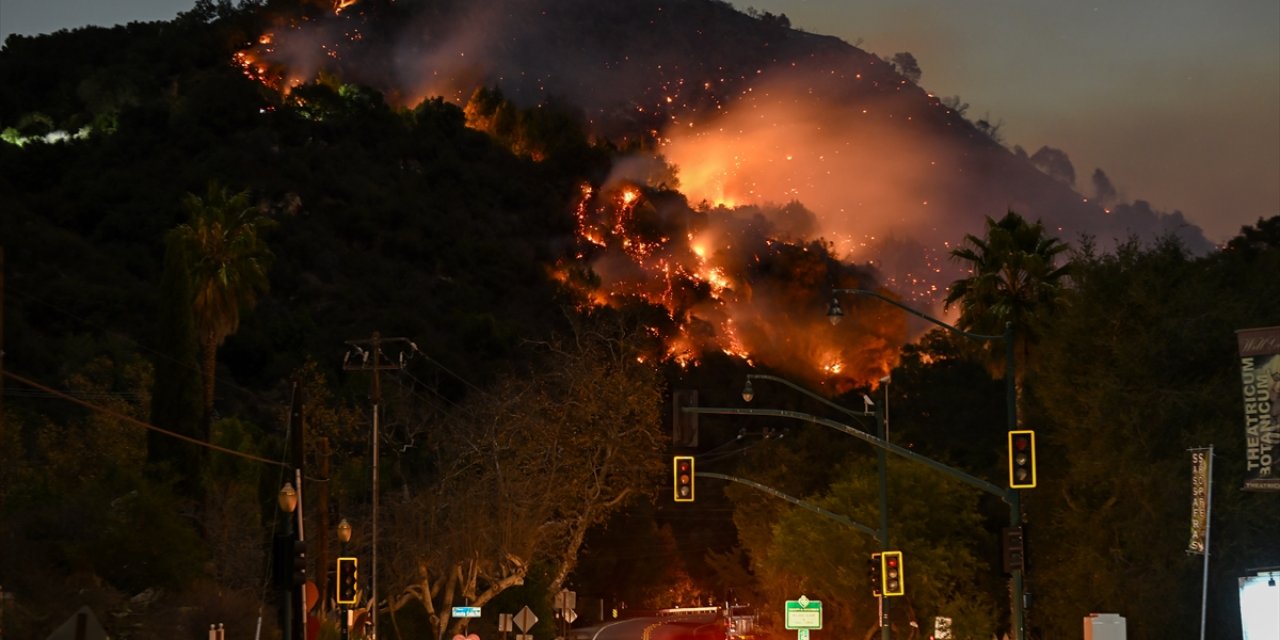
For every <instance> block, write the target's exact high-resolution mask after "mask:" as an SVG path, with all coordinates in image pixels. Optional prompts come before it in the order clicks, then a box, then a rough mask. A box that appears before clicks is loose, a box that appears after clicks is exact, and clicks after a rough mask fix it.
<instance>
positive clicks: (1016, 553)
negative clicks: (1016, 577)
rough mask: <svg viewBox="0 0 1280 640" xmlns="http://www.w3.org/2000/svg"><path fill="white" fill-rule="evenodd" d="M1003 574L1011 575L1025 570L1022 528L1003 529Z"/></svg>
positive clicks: (1025, 556) (1025, 553)
mask: <svg viewBox="0 0 1280 640" xmlns="http://www.w3.org/2000/svg"><path fill="white" fill-rule="evenodd" d="M1003 541H1004V545H1003V550H1004V572H1005V573H1013V572H1014V571H1022V570H1023V569H1025V568H1026V558H1027V552H1026V546H1025V544H1024V543H1023V538H1022V527H1005V529H1004V537H1003Z"/></svg>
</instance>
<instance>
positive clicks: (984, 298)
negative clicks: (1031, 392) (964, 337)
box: [945, 211, 1069, 374]
mask: <svg viewBox="0 0 1280 640" xmlns="http://www.w3.org/2000/svg"><path fill="white" fill-rule="evenodd" d="M986 225H987V233H986V237H985V238H979V237H977V236H975V235H973V234H968V235H966V236H965V239H964V246H962V247H960V248H957V249H954V250H953V251H952V252H951V256H952V258H954V259H955V260H957V261H959V262H961V263H964V264H965V265H967V266H968V268H969V272H970V274H971V275H970V276H968V277H966V278H961V279H959V280H956V281H955V282H953V283H951V291H950V292H948V293H947V298H946V302H945V306H946V307H947V308H950V307H951V305H953V304H957V303H958V304H959V305H960V318H959V320H958V321H957V324H958V325H959V326H960V328H962V329H965V330H967V331H972V332H975V333H982V334H988V335H1000V334H1002V333H1004V327H1005V323H1006V322H1012V323H1013V325H1014V329H1015V332H1016V333H1015V336H1016V340H1017V346H1018V351H1019V352H1020V356H1021V359H1022V361H1023V362H1026V360H1027V359H1028V356H1029V355H1030V352H1029V347H1030V345H1032V344H1034V343H1035V342H1036V341H1037V340H1039V338H1040V332H1041V327H1042V326H1043V324H1044V322H1045V321H1046V320H1047V319H1048V318H1049V317H1051V315H1052V314H1053V312H1054V311H1055V310H1056V309H1057V308H1058V307H1059V306H1060V305H1061V304H1062V300H1063V292H1064V286H1065V284H1066V277H1067V274H1068V272H1069V268H1068V267H1067V266H1061V267H1060V266H1058V265H1057V264H1056V261H1057V258H1058V255H1059V254H1060V253H1062V252H1063V251H1066V250H1067V245H1066V244H1063V243H1062V242H1061V241H1060V240H1058V239H1057V238H1053V237H1050V236H1048V235H1046V233H1045V229H1044V225H1042V224H1041V223H1039V222H1036V223H1035V224H1031V223H1028V222H1027V221H1026V220H1025V219H1024V218H1023V217H1022V216H1021V215H1018V214H1017V213H1015V212H1013V211H1010V212H1009V213H1007V214H1006V215H1005V217H1004V218H1001V219H1000V220H999V221H998V222H997V221H996V220H994V219H992V218H991V217H990V216H988V217H987V222H986ZM988 347H990V349H989V353H990V354H991V359H992V363H993V370H1002V369H1003V362H1004V352H1003V345H1000V344H998V343H996V342H991V343H988ZM1025 371H1026V369H1025V367H1024V368H1023V369H1022V370H1020V371H1019V373H1020V374H1022V373H1024V372H1025Z"/></svg>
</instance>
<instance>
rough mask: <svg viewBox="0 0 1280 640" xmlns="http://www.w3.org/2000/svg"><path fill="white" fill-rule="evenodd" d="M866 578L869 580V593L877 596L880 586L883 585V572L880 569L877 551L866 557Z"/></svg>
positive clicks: (878, 595)
mask: <svg viewBox="0 0 1280 640" xmlns="http://www.w3.org/2000/svg"><path fill="white" fill-rule="evenodd" d="M867 579H868V580H870V581H871V595H873V596H875V597H877V598H879V597H880V588H881V587H883V586H884V572H883V571H881V566H880V554H879V553H873V554H871V557H870V558H868V559H867Z"/></svg>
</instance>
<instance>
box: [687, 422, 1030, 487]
mask: <svg viewBox="0 0 1280 640" xmlns="http://www.w3.org/2000/svg"><path fill="white" fill-rule="evenodd" d="M680 410H681V411H684V412H685V413H698V414H702V413H705V414H712V415H727V416H771V417H775V418H790V419H792V420H800V421H802V422H809V423H812V424H818V425H822V426H824V427H829V428H831V429H835V430H836V431H840V432H842V433H845V434H848V435H851V436H853V437H855V438H858V439H860V440H863V441H865V442H867V443H869V444H871V445H873V446H876V447H880V448H881V449H884V450H885V451H888V452H889V453H892V454H894V455H897V456H900V457H903V458H906V459H908V460H914V461H916V462H919V463H921V464H925V465H928V466H930V467H933V468H934V469H937V470H938V471H941V472H943V473H945V474H947V475H949V476H951V477H953V478H955V479H957V480H960V481H961V482H964V483H966V484H969V485H971V486H973V487H976V488H978V489H981V490H982V491H985V492H987V493H989V494H991V495H993V496H996V497H998V498H1000V499H1001V500H1004V501H1005V502H1006V503H1008V504H1010V505H1012V504H1014V501H1015V500H1017V497H1016V496H1017V493H1016V492H1015V491H1014V490H1012V489H1005V488H1002V487H998V486H996V485H994V484H991V483H990V482H987V481H986V480H983V479H982V478H977V477H974V476H971V475H969V474H967V473H965V472H963V471H961V470H959V469H956V468H953V467H949V466H947V465H945V464H942V463H941V462H938V461H937V460H934V459H932V458H927V457H925V456H922V455H920V454H918V453H916V452H914V451H911V450H910V449H903V448H902V447H899V446H898V445H895V444H893V443H890V442H885V441H884V440H881V439H880V438H877V437H875V436H873V435H871V434H869V433H864V432H862V431H859V430H858V429H855V428H853V427H851V426H849V425H847V424H843V423H840V422H836V421H835V420H830V419H827V418H823V417H820V416H815V415H812V414H808V413H801V412H799V411H788V410H786V409H736V408H726V407H681V408H680ZM698 475H703V474H702V473H699V474H698Z"/></svg>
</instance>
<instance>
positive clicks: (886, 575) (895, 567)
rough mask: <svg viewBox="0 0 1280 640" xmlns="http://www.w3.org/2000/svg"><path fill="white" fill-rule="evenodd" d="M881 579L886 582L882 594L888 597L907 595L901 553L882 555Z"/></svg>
mask: <svg viewBox="0 0 1280 640" xmlns="http://www.w3.org/2000/svg"><path fill="white" fill-rule="evenodd" d="M880 577H881V579H882V580H883V581H884V584H883V585H882V586H881V589H880V593H882V594H884V595H885V596H886V597H887V596H901V595H906V593H907V589H906V580H905V578H903V574H902V552H901V551H885V552H884V553H881V554H880Z"/></svg>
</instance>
